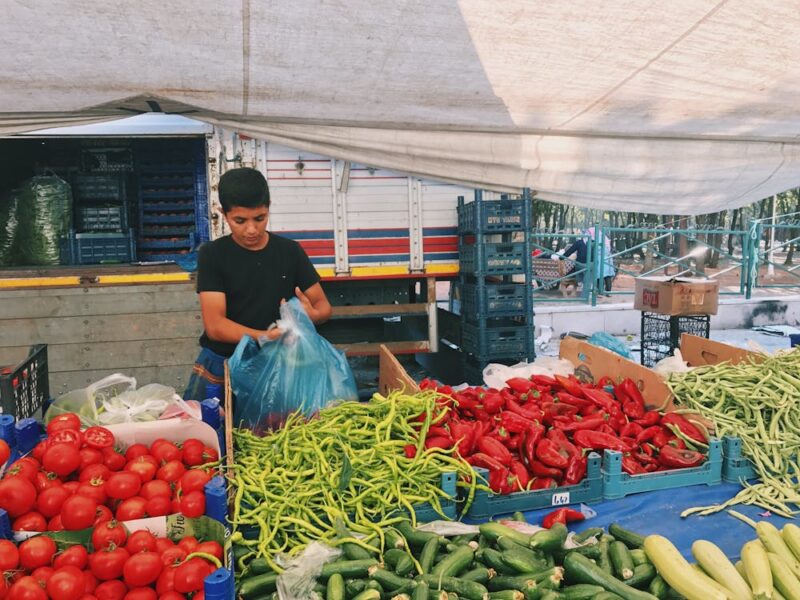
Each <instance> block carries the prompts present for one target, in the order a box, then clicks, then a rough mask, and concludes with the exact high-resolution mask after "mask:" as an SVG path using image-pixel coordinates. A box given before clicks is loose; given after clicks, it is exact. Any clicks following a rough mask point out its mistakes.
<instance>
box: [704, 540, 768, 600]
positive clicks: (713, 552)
mask: <svg viewBox="0 0 800 600" xmlns="http://www.w3.org/2000/svg"><path fill="white" fill-rule="evenodd" d="M692 556H694V558H695V560H696V561H697V562H698V564H699V565H700V566H701V567H702V568H703V571H705V572H706V573H707V574H708V576H709V577H711V578H712V579H713V580H714V581H716V582H717V583H719V584H720V585H722V586H723V587H725V588H727V589H728V590H730V591H731V593H732V598H733V600H753V593H752V592H751V590H750V586H749V585H747V582H746V581H745V580H744V579H743V578H742V576H741V575H739V572H738V571H737V570H736V567H734V566H733V564H732V563H731V561H729V560H728V557H727V556H725V554H724V553H723V552H722V550H720V549H719V548H718V547H717V546H716V545H715V544H712V543H711V542H709V541H706V540H697V541H696V542H694V543H693V544H692Z"/></svg>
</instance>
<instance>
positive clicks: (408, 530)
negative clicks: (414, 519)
mask: <svg viewBox="0 0 800 600" xmlns="http://www.w3.org/2000/svg"><path fill="white" fill-rule="evenodd" d="M395 527H396V528H397V531H398V532H400V535H402V536H403V537H404V538H405V540H406V542H408V544H409V545H411V546H412V547H414V548H422V547H423V546H424V545H425V542H427V541H428V540H429V539H431V538H436V539H437V540H441V537H440V536H438V535H436V534H435V533H430V532H428V531H419V530H418V529H414V528H413V527H411V523H409V522H408V521H401V522H400V523H398V524H397V525H395Z"/></svg>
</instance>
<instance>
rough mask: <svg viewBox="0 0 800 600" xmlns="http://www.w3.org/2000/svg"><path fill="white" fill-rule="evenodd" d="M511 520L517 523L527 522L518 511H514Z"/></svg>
mask: <svg viewBox="0 0 800 600" xmlns="http://www.w3.org/2000/svg"><path fill="white" fill-rule="evenodd" d="M511 520H512V521H519V522H520V523H527V522H528V521H527V519H525V515H523V514H522V513H521V512H519V511H516V512H515V513H514V514H513V515H511Z"/></svg>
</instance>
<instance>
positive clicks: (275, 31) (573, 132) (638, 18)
mask: <svg viewBox="0 0 800 600" xmlns="http://www.w3.org/2000/svg"><path fill="white" fill-rule="evenodd" d="M2 12H3V17H2V19H0V40H2V42H1V43H2V46H0V50H2V56H3V58H4V60H2V61H0V133H4V134H8V133H14V132H22V131H30V130H33V129H41V128H44V127H56V126H60V125H74V124H78V123H81V122H92V121H99V120H104V119H109V118H117V117H119V116H128V115H131V114H136V113H137V112H141V111H159V110H163V111H166V112H176V113H181V114H185V115H186V116H190V117H192V118H196V119H200V120H204V121H207V122H209V123H213V124H219V125H223V126H225V127H228V128H232V129H237V130H239V131H241V132H243V133H247V134H250V135H253V136H258V137H264V138H267V139H269V140H274V141H276V142H279V143H281V144H284V145H287V146H291V147H296V148H298V149H301V150H307V151H313V152H317V153H321V154H326V155H330V156H335V157H339V158H345V159H350V160H353V161H356V162H360V163H366V164H372V165H376V166H382V167H387V168H392V169H395V170H399V171H405V172H409V173H413V174H418V175H420V176H425V177H430V178H435V179H443V180H449V181H455V182H459V183H463V184H467V185H471V186H475V187H487V188H491V189H507V190H513V189H519V188H521V187H530V188H532V189H534V190H536V192H537V193H538V196H539V197H541V198H544V199H546V200H552V201H555V202H562V203H570V204H575V205H579V206H585V207H592V208H609V209H625V210H638V211H643V212H655V213H664V214H679V213H682V214H698V213H705V212H711V211H715V210H721V209H725V208H733V207H738V206H743V205H745V204H748V203H750V202H753V201H756V200H759V199H761V198H764V197H766V196H769V195H771V194H773V193H776V192H781V191H784V190H786V189H789V188H792V187H796V186H798V185H800V110H798V104H799V103H798V98H800V46H798V44H797V43H796V39H795V38H796V35H797V31H800V2H798V1H796V0H670V1H668V2H654V1H653V0H617V1H615V2H601V1H598V0H571V1H569V2H553V1H544V0H503V1H501V2H497V1H490V0H462V1H460V2H455V1H452V0H450V1H447V0H444V1H439V2H436V1H433V2H431V1H430V0H406V1H403V0H369V1H365V0H349V1H346V0H306V1H305V2H303V1H299V2H298V1H297V0H270V1H264V0H260V1H256V0H235V1H233V0H213V1H212V0H172V1H171V2H164V1H163V0H139V1H138V2H129V1H126V2H122V1H119V0H114V1H109V2H97V1H96V0H92V1H88V0H25V1H23V0H8V1H7V2H5V3H4V4H3V11H2Z"/></svg>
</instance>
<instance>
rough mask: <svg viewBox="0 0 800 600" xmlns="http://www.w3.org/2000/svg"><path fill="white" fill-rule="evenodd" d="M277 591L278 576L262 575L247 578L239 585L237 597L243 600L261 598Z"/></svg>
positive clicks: (275, 574) (273, 574) (274, 574)
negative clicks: (243, 599)
mask: <svg viewBox="0 0 800 600" xmlns="http://www.w3.org/2000/svg"><path fill="white" fill-rule="evenodd" d="M277 589H278V574H277V573H264V574H263V575H256V576H255V577H247V578H245V579H242V580H241V582H240V583H239V595H240V596H241V597H242V598H245V600H248V599H249V598H263V597H264V596H266V595H267V594H269V593H270V592H274V591H275V590H277Z"/></svg>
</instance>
